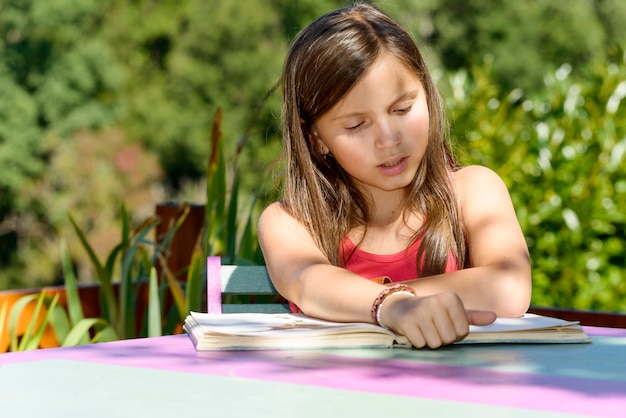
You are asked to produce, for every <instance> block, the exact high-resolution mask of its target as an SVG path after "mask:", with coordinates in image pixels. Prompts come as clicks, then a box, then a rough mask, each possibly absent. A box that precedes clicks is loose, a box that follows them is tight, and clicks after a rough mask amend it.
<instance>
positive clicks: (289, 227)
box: [258, 202, 307, 240]
mask: <svg viewBox="0 0 626 418" xmlns="http://www.w3.org/2000/svg"><path fill="white" fill-rule="evenodd" d="M258 227H259V228H258V235H259V239H260V240H263V239H265V238H266V237H267V236H268V235H272V236H278V235H284V234H294V233H295V234H298V235H301V236H303V235H307V232H306V228H305V227H304V226H303V225H302V224H301V223H300V222H298V221H297V220H296V218H294V217H293V215H292V214H291V212H290V211H289V209H288V208H287V206H286V205H285V204H284V203H283V202H274V203H272V204H270V205H269V206H267V207H266V208H265V209H264V210H263V212H262V213H261V216H260V217H259V223H258Z"/></svg>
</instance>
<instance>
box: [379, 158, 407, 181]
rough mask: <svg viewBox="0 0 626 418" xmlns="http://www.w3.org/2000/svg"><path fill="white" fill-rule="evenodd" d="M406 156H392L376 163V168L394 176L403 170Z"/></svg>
mask: <svg viewBox="0 0 626 418" xmlns="http://www.w3.org/2000/svg"><path fill="white" fill-rule="evenodd" d="M407 161H408V157H400V158H394V159H391V160H387V161H385V162H384V163H382V164H379V165H378V169H379V170H380V171H381V172H382V173H383V174H384V175H386V176H395V175H398V174H400V173H402V172H403V171H404V169H405V168H406V166H407Z"/></svg>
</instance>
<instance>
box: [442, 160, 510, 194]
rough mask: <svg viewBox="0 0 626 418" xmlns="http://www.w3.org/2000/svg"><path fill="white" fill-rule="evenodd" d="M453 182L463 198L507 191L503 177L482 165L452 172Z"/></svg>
mask: <svg viewBox="0 0 626 418" xmlns="http://www.w3.org/2000/svg"><path fill="white" fill-rule="evenodd" d="M452 183H453V185H454V188H455V191H456V193H457V194H458V196H459V197H460V198H461V199H462V200H464V199H466V198H471V196H473V195H476V194H477V195H479V196H480V195H483V194H490V193H492V192H496V193H497V192H500V193H501V192H507V188H506V185H505V184H504V181H502V178H501V177H500V176H499V175H498V174H497V173H496V172H495V171H493V170H491V169H490V168H487V167H483V166H480V165H471V166H467V167H463V168H462V169H460V170H458V171H455V172H454V173H452ZM507 194H508V192H507Z"/></svg>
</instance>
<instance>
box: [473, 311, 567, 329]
mask: <svg viewBox="0 0 626 418" xmlns="http://www.w3.org/2000/svg"><path fill="white" fill-rule="evenodd" d="M577 324H578V322H570V321H565V320H563V319H559V318H551V317H547V316H540V315H535V314H530V313H527V314H525V315H523V316H521V317H519V318H498V319H496V321H495V322H494V323H493V324H489V325H484V326H478V325H470V334H471V333H477V332H511V331H526V330H532V329H542V328H553V327H558V326H572V325H577Z"/></svg>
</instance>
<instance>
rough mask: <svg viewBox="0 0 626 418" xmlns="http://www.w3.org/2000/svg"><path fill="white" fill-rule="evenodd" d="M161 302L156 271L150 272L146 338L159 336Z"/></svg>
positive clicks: (160, 331) (153, 269)
mask: <svg viewBox="0 0 626 418" xmlns="http://www.w3.org/2000/svg"><path fill="white" fill-rule="evenodd" d="M161 333H162V330H161V300H160V298H159V282H158V280H157V273H156V269H155V268H154V267H153V268H152V269H151V270H150V284H149V302H148V337H159V336H161Z"/></svg>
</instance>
